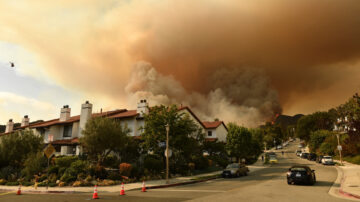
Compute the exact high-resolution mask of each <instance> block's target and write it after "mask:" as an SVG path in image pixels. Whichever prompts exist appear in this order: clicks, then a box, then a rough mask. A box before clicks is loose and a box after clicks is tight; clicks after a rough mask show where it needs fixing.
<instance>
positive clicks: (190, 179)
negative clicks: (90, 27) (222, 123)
mask: <svg viewBox="0 0 360 202" xmlns="http://www.w3.org/2000/svg"><path fill="white" fill-rule="evenodd" d="M248 167H249V170H250V173H251V172H254V171H257V170H260V169H263V168H266V166H263V165H262V162H261V156H260V158H259V159H258V161H257V162H256V163H254V164H253V165H250V166H248ZM221 172H222V171H216V172H211V173H205V174H199V175H193V176H184V177H176V178H171V179H170V180H169V181H170V183H169V184H166V181H165V180H150V181H146V182H145V183H146V188H148V189H149V188H150V189H151V188H161V187H167V186H177V185H182V184H187V183H196V182H201V181H204V180H195V179H197V178H202V177H211V176H214V175H218V174H221ZM212 179H214V178H212ZM141 187H142V182H137V183H129V184H125V186H124V189H125V191H128V190H134V189H141ZM17 189H18V186H4V185H1V186H0V191H16V190H17ZM21 190H22V191H23V192H34V193H36V192H39V193H74V192H85V193H92V192H93V191H94V187H70V186H68V187H49V189H48V190H46V187H38V188H37V189H36V190H35V189H34V187H33V186H29V187H22V188H21ZM120 190H121V185H114V186H99V187H98V192H120Z"/></svg>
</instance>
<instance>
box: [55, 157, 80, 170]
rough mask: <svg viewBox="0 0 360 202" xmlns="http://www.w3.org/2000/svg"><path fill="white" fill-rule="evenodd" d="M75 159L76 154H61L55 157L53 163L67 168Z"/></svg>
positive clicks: (76, 158)
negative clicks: (61, 155)
mask: <svg viewBox="0 0 360 202" xmlns="http://www.w3.org/2000/svg"><path fill="white" fill-rule="evenodd" d="M76 160H78V157H77V156H63V157H58V158H56V159H55V164H56V165H57V166H59V167H63V168H68V167H70V165H71V164H72V163H73V162H75V161H76Z"/></svg>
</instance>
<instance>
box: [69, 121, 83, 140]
mask: <svg viewBox="0 0 360 202" xmlns="http://www.w3.org/2000/svg"><path fill="white" fill-rule="evenodd" d="M79 128H80V122H74V123H73V127H72V134H71V138H75V137H81V136H80V134H79Z"/></svg>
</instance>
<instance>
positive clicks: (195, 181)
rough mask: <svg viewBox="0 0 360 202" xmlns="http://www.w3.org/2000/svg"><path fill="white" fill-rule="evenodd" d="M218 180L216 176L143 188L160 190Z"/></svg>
mask: <svg viewBox="0 0 360 202" xmlns="http://www.w3.org/2000/svg"><path fill="white" fill-rule="evenodd" d="M218 178H220V177H219V176H218V177H212V178H208V179H203V180H193V181H189V182H179V183H174V184H164V185H156V186H149V187H145V188H146V189H161V188H167V187H176V186H182V185H188V184H196V183H200V182H206V181H210V180H215V179H218ZM141 189H142V188H134V189H130V190H141ZM130 190H129V191H130Z"/></svg>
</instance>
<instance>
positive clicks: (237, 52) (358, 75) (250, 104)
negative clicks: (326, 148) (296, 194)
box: [0, 0, 360, 123]
mask: <svg viewBox="0 0 360 202" xmlns="http://www.w3.org/2000/svg"><path fill="white" fill-rule="evenodd" d="M19 14H21V16H19ZM22 16H25V17H22ZM359 19H360V3H359V1H358V0H345V1H327V0H318V1H311V0H301V1H289V0H272V1H268V0H251V1H250V0H248V1H246V0H224V1H220V0H219V1H218V0H197V1H187V0H163V1H151V0H150V1H142V0H132V1H125V0H123V1H122V0H104V1H97V0H78V1H61V0H58V1H56V0H55V1H48V2H45V1H42V0H33V1H31V2H30V1H19V2H18V1H17V3H13V1H12V0H8V1H6V0H5V1H2V3H1V5H0V40H6V41H10V42H13V43H16V44H20V45H21V46H24V47H25V48H26V49H28V50H29V51H31V52H32V53H34V54H35V56H36V57H37V58H38V60H39V64H41V65H42V68H43V69H41V71H42V73H44V72H45V73H46V74H47V75H48V76H49V77H50V78H51V79H54V81H55V82H57V83H59V84H61V85H63V86H65V87H67V88H71V89H74V90H77V91H80V92H84V93H86V94H87V96H88V99H90V100H96V99H97V100H99V98H103V99H105V100H106V101H108V105H109V108H113V107H118V106H123V105H126V104H129V103H133V102H132V101H133V100H131V99H130V98H129V97H134V96H129V95H140V94H141V93H145V94H146V96H148V97H152V98H153V99H154V101H156V102H159V103H170V102H171V103H175V102H176V103H181V102H183V104H184V105H185V104H186V105H190V106H191V107H195V108H196V109H197V110H198V111H199V113H201V114H202V116H204V117H209V118H210V117H212V118H215V117H216V118H220V119H225V120H233V121H238V122H244V123H249V122H251V123H255V122H258V121H259V120H261V121H262V120H265V119H270V118H272V116H273V115H274V114H275V113H277V112H280V111H281V108H280V104H281V106H283V108H284V112H285V113H296V112H302V113H308V112H313V111H315V110H319V109H327V108H328V107H331V106H336V105H338V104H339V103H342V102H343V101H344V100H346V98H347V97H349V96H351V94H352V93H353V92H354V91H356V90H358V89H359V82H358V81H359V79H360V68H359V66H360V65H359V64H360V63H359V61H360V37H359V36H360V21H359ZM139 61H146V62H148V63H150V64H151V65H152V67H150V66H149V64H146V63H138V62H139ZM134 64H137V65H135V66H134ZM139 66H146V67H139ZM37 75H38V74H37V73H34V76H37ZM142 75H143V76H144V78H142V77H143V76H142ZM153 77H155V78H157V79H156V80H153V79H151V78H153ZM134 78H135V79H134ZM125 87H126V90H125ZM276 92H278V93H276ZM329 92H331V93H329ZM277 94H278V96H277ZM277 97H279V98H277ZM99 102H100V101H99ZM101 102H102V103H103V100H101ZM279 103H280V104H279ZM325 103H326V104H327V105H324V104H325ZM225 107H227V108H225ZM229 108H230V110H229ZM259 117H260V118H259Z"/></svg>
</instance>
